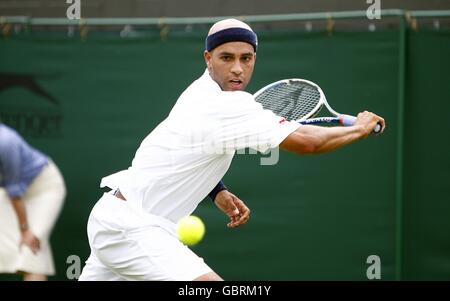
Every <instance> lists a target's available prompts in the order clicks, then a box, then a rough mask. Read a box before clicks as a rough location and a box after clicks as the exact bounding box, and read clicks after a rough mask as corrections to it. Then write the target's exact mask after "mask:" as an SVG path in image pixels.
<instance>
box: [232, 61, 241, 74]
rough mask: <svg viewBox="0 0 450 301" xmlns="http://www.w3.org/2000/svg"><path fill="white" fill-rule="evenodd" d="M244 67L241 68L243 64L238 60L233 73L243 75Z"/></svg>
mask: <svg viewBox="0 0 450 301" xmlns="http://www.w3.org/2000/svg"><path fill="white" fill-rule="evenodd" d="M242 71H243V70H242V66H241V62H239V60H236V61H235V62H234V64H233V66H232V67H231V72H232V73H234V74H236V75H239V74H241V73H242Z"/></svg>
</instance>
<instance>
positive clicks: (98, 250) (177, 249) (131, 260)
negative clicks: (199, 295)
mask: <svg viewBox="0 0 450 301" xmlns="http://www.w3.org/2000/svg"><path fill="white" fill-rule="evenodd" d="M87 232H88V239H89V245H90V247H91V255H90V256H89V259H88V260H87V261H86V265H85V267H84V268H83V272H82V273H81V275H80V278H79V280H80V281H106V280H182V281H190V280H194V279H195V278H197V277H199V276H201V275H204V274H206V273H209V272H211V271H212V270H211V268H210V267H209V266H208V265H206V263H205V262H204V261H203V259H202V258H200V257H198V256H197V255H196V254H195V253H194V252H192V251H191V250H190V249H189V248H188V247H187V246H185V245H184V244H182V243H181V242H180V241H179V240H178V238H177V235H176V232H175V224H174V223H172V222H170V221H169V220H167V219H164V218H162V217H159V216H155V215H150V214H145V215H144V214H142V215H141V214H138V213H136V212H135V211H133V209H131V208H130V207H129V205H128V202H127V201H123V200H120V199H118V198H116V197H115V196H114V195H112V194H111V193H105V194H103V196H102V197H101V198H100V200H99V201H98V202H97V204H96V205H95V206H94V208H93V209H92V212H91V214H90V216H89V221H88V227H87Z"/></svg>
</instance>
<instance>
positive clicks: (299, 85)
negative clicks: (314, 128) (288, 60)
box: [253, 78, 381, 133]
mask: <svg viewBox="0 0 450 301" xmlns="http://www.w3.org/2000/svg"><path fill="white" fill-rule="evenodd" d="M253 96H254V97H255V100H256V101H257V102H259V103H261V105H262V106H263V108H264V109H268V110H271V111H272V112H274V113H275V114H277V115H279V116H282V117H284V118H285V119H286V120H288V121H291V120H295V121H297V122H299V123H301V124H340V125H344V126H350V125H354V124H355V122H356V117H355V116H351V115H346V114H340V113H338V112H336V111H335V110H333V109H332V108H331V107H330V105H329V104H328V102H327V99H326V98H325V94H324V93H323V91H322V89H320V87H319V86H318V85H317V84H315V83H313V82H311V81H308V80H304V79H298V78H293V79H284V80H280V81H277V82H274V83H272V84H270V85H267V86H265V87H263V88H262V89H260V90H259V91H257V92H256V93H255V94H254V95H253ZM324 106H325V107H326V108H327V109H328V111H329V112H330V113H331V114H332V115H334V117H317V118H315V116H317V114H319V112H320V111H321V110H322V108H323V107H324ZM380 131H381V124H380V123H378V124H377V125H376V126H375V128H374V130H373V132H374V133H379V132H380Z"/></svg>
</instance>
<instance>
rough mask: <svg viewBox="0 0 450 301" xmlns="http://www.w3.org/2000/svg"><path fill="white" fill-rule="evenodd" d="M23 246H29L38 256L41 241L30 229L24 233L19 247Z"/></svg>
mask: <svg viewBox="0 0 450 301" xmlns="http://www.w3.org/2000/svg"><path fill="white" fill-rule="evenodd" d="M22 245H26V246H28V247H29V248H30V249H31V251H32V252H33V253H34V254H36V253H37V252H38V251H39V249H40V248H41V243H40V241H39V239H38V238H37V237H36V235H34V234H33V232H31V230H30V229H27V230H25V231H22V237H21V240H20V244H19V247H21V246H22Z"/></svg>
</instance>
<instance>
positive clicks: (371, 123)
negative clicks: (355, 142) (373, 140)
mask: <svg viewBox="0 0 450 301" xmlns="http://www.w3.org/2000/svg"><path fill="white" fill-rule="evenodd" d="M377 123H379V124H381V131H380V133H383V132H384V128H385V127H386V126H385V123H384V119H383V118H381V117H380V116H378V115H376V114H374V113H372V112H368V111H364V112H361V113H359V114H358V116H357V118H356V123H355V125H356V126H358V125H359V126H361V129H362V135H363V137H367V136H368V135H369V134H371V133H372V132H373V130H374V129H375V126H376V125H377Z"/></svg>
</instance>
